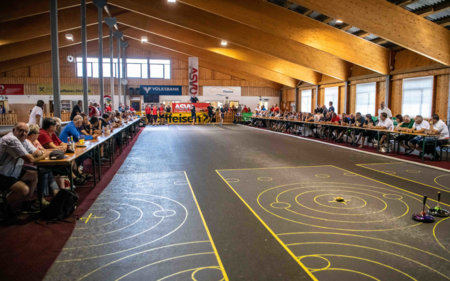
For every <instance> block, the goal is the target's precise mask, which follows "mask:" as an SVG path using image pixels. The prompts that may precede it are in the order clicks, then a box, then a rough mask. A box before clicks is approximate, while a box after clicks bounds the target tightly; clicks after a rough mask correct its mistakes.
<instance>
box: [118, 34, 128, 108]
mask: <svg viewBox="0 0 450 281" xmlns="http://www.w3.org/2000/svg"><path fill="white" fill-rule="evenodd" d="M120 47H122V49H123V50H122V52H123V53H122V58H123V59H122V60H123V63H122V74H123V75H122V76H123V79H122V81H121V83H120V85H121V87H122V84H123V104H124V105H125V104H126V102H127V98H126V96H127V93H126V89H127V88H126V87H127V86H126V84H127V83H122V82H124V81H127V79H126V78H127V55H126V48H127V47H128V42H127V41H122V42H120Z"/></svg>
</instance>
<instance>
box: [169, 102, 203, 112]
mask: <svg viewBox="0 0 450 281" xmlns="http://www.w3.org/2000/svg"><path fill="white" fill-rule="evenodd" d="M191 106H192V103H172V108H173V112H174V113H179V112H189V113H190V112H191ZM208 106H209V103H196V104H195V109H196V111H197V112H202V111H205V112H208Z"/></svg>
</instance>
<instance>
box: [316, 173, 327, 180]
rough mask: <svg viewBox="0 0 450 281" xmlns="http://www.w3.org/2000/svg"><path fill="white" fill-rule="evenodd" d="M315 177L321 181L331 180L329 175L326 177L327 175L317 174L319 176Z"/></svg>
mask: <svg viewBox="0 0 450 281" xmlns="http://www.w3.org/2000/svg"><path fill="white" fill-rule="evenodd" d="M315 177H316V178H319V179H327V178H329V177H330V176H329V175H325V174H317V175H315Z"/></svg>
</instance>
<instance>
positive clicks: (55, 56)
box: [50, 0, 61, 118]
mask: <svg viewBox="0 0 450 281" xmlns="http://www.w3.org/2000/svg"><path fill="white" fill-rule="evenodd" d="M50 23H51V26H50V29H51V42H52V80H53V116H55V117H58V118H61V96H60V94H61V93H60V87H59V86H60V85H59V44H58V0H50Z"/></svg>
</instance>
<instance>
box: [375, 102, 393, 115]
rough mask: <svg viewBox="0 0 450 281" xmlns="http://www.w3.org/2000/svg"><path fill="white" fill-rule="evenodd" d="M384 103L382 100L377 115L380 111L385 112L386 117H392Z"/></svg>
mask: <svg viewBox="0 0 450 281" xmlns="http://www.w3.org/2000/svg"><path fill="white" fill-rule="evenodd" d="M384 105H385V103H384V102H382V103H381V104H380V109H378V116H381V113H383V112H384V113H386V114H387V117H388V118H392V112H391V110H390V109H389V108H387V107H385V106H384Z"/></svg>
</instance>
